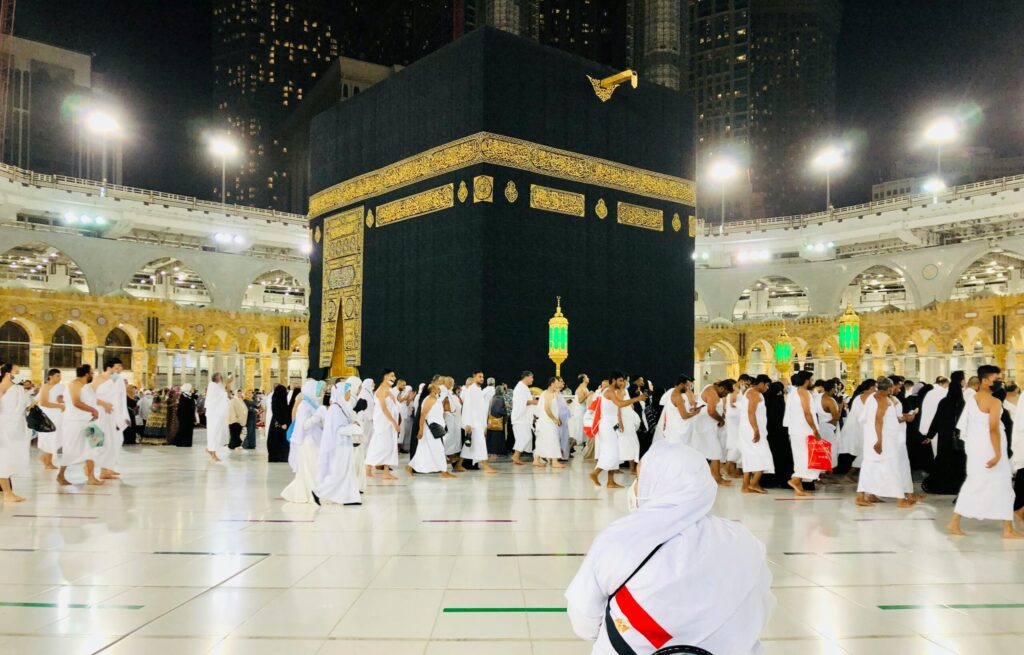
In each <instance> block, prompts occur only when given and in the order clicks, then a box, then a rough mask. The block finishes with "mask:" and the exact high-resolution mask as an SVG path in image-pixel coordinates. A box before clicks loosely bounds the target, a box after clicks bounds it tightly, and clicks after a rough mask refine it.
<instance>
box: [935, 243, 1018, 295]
mask: <svg viewBox="0 0 1024 655" xmlns="http://www.w3.org/2000/svg"><path fill="white" fill-rule="evenodd" d="M1022 269H1024V257H1022V256H1021V255H1018V254H1017V253H1015V252H1010V251H1007V250H1005V249H1003V248H996V249H992V250H988V251H987V252H984V253H982V254H980V255H978V256H976V257H974V258H973V259H971V260H970V261H969V262H967V263H966V264H964V265H962V266H961V267H960V268H959V269H958V270H959V273H958V274H956V275H955V279H954V281H953V286H952V289H951V293H950V297H951V298H953V299H963V298H978V297H986V296H991V295H1005V294H1007V293H1009V292H1010V280H1011V278H1012V277H1013V276H1014V275H1020V271H1021V270H1022Z"/></svg>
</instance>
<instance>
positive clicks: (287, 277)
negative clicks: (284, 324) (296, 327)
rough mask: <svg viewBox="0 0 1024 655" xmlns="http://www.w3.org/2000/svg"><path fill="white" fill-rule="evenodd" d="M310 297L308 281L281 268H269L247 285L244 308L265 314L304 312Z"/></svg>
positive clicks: (243, 300) (243, 302)
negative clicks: (272, 312) (269, 312)
mask: <svg viewBox="0 0 1024 655" xmlns="http://www.w3.org/2000/svg"><path fill="white" fill-rule="evenodd" d="M308 296H309V282H308V279H306V278H304V277H303V276H301V275H295V274H294V273H292V272H290V271H287V270H285V269H283V268H281V267H280V266H276V267H272V266H268V267H265V268H264V269H263V270H262V271H261V272H260V273H258V274H257V275H255V276H254V277H253V278H252V279H251V280H250V281H249V283H248V284H247V286H246V291H245V295H244V297H243V299H242V308H243V309H255V310H260V311H263V312H267V311H276V312H289V313H293V312H304V311H305V310H306V300H307V298H308Z"/></svg>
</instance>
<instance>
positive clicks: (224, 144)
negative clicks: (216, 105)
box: [210, 136, 238, 205]
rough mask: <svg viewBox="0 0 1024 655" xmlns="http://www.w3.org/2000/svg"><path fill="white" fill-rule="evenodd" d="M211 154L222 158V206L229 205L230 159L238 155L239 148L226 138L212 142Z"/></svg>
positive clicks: (219, 138) (219, 137)
mask: <svg viewBox="0 0 1024 655" xmlns="http://www.w3.org/2000/svg"><path fill="white" fill-rule="evenodd" d="M210 154H212V155H213V156H214V157H220V204H222V205H225V204H227V183H228V158H234V157H235V156H236V155H237V154H238V146H237V145H236V144H235V142H234V141H232V140H231V139H229V138H228V137H226V136H217V137H214V138H213V139H211V140H210Z"/></svg>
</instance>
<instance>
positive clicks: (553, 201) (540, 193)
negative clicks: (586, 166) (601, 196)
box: [530, 184, 587, 218]
mask: <svg viewBox="0 0 1024 655" xmlns="http://www.w3.org/2000/svg"><path fill="white" fill-rule="evenodd" d="M530 207H532V208H533V209H540V210H542V211H549V212H555V213H558V214H567V215H569V216H577V217H579V218H583V216H585V215H586V213H587V198H586V196H584V195H583V194H582V193H573V192H571V191H562V190H561V189H552V188H551V187H546V186H540V185H539V184H531V185H530Z"/></svg>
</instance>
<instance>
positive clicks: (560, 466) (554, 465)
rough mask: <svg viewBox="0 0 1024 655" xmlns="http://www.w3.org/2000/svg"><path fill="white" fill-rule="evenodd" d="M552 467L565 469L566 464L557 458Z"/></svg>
mask: <svg viewBox="0 0 1024 655" xmlns="http://www.w3.org/2000/svg"><path fill="white" fill-rule="evenodd" d="M551 468H553V469H564V468H565V464H563V463H561V462H559V461H557V460H556V461H555V463H554V464H552V465H551Z"/></svg>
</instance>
